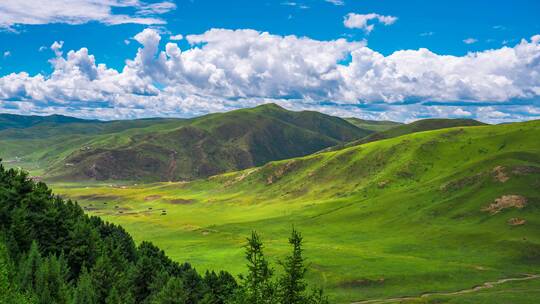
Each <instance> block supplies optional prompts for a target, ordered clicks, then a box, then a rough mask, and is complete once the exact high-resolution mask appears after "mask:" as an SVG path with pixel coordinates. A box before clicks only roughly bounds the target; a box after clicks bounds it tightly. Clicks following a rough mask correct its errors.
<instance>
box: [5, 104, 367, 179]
mask: <svg viewBox="0 0 540 304" xmlns="http://www.w3.org/2000/svg"><path fill="white" fill-rule="evenodd" d="M370 133H372V131H370V130H364V129H360V128H358V127H355V126H354V125H352V124H350V123H348V122H347V121H345V120H343V119H341V118H337V117H333V116H329V115H324V114H321V113H318V112H310V111H302V112H292V111H287V110H285V109H283V108H281V107H279V106H277V105H274V104H269V105H262V106H259V107H255V108H252V109H243V110H237V111H231V112H227V113H217V114H210V115H206V116H202V117H198V118H194V119H185V120H183V119H146V120H134V121H114V122H91V123H90V122H84V123H81V122H78V121H77V122H76V123H70V124H54V125H50V124H47V125H37V126H33V127H28V128H26V129H6V130H3V131H0V143H1V144H2V145H1V147H0V155H2V156H3V157H4V158H5V159H7V160H8V161H22V162H23V163H24V165H25V166H27V167H28V166H30V168H39V170H35V171H34V172H33V173H35V174H37V175H43V176H46V177H48V178H56V179H64V180H65V179H78V180H86V179H96V180H109V179H116V180H126V179H127V180H134V179H137V180H147V181H159V180H161V181H169V180H187V179H193V178H198V177H206V176H210V175H214V174H218V173H222V172H227V171H234V170H239V169H245V168H249V167H253V166H258V165H262V164H264V163H267V162H268V161H272V160H280V159H286V158H291V157H296V156H303V155H307V154H310V153H313V152H315V151H318V150H321V149H324V148H327V147H329V146H333V145H337V144H340V143H343V142H348V141H351V140H355V139H358V138H362V137H365V136H366V135H368V134H370Z"/></svg>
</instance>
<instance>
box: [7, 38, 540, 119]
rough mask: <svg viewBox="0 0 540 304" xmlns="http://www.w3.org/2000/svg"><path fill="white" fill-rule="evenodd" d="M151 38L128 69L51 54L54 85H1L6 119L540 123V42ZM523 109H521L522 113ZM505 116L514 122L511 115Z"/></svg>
mask: <svg viewBox="0 0 540 304" xmlns="http://www.w3.org/2000/svg"><path fill="white" fill-rule="evenodd" d="M161 38H162V37H161V35H160V34H159V33H158V32H156V31H155V30H152V29H145V30H144V31H142V32H141V33H139V34H137V35H136V36H135V37H134V38H133V39H134V41H136V42H138V43H139V44H140V45H141V46H140V47H139V49H138V50H137V53H136V54H135V56H134V57H133V58H132V59H129V60H126V65H125V66H124V68H123V69H122V70H121V71H117V70H115V69H111V68H108V67H107V66H106V65H104V64H99V63H96V61H95V58H94V56H93V55H91V54H90V53H89V51H88V50H87V49H86V48H81V49H80V50H77V51H73V50H72V51H69V52H67V53H66V54H65V55H64V52H63V50H62V46H63V43H62V42H55V43H53V44H52V46H51V49H52V50H53V51H54V52H55V57H54V58H53V59H51V60H50V62H51V64H52V66H53V72H52V73H51V74H50V75H41V74H37V75H34V76H30V75H28V74H27V73H25V72H21V73H12V74H9V75H6V76H4V77H1V78H0V109H2V110H3V111H11V112H18V113H21V112H23V113H50V112H55V113H66V114H71V115H78V116H86V117H101V118H103V117H107V118H125V117H148V116H192V115H199V114H204V113H208V112H214V111H223V110H229V109H234V108H240V107H246V106H253V105H256V104H259V103H265V102H277V103H280V104H282V105H285V106H287V107H289V108H292V109H306V108H309V109H314V110H320V111H324V112H327V113H330V114H337V115H355V116H361V117H365V118H373V119H394V120H402V121H403V120H405V121H406V120H411V119H414V118H416V117H426V116H444V117H475V118H479V119H483V120H485V121H507V120H521V119H527V118H528V119H530V118H540V110H539V108H540V35H537V36H534V37H532V38H531V39H530V40H522V41H521V42H520V43H519V44H517V45H515V46H514V47H503V48H500V49H494V50H486V51H483V52H476V53H469V54H467V55H465V56H448V55H439V54H435V53H433V52H431V51H429V50H427V49H419V50H403V51H398V52H395V53H393V54H391V55H388V56H384V55H382V54H380V53H378V52H376V51H374V50H372V49H370V48H368V47H367V46H366V45H365V43H364V42H350V41H346V40H344V39H337V40H332V41H318V40H313V39H309V38H304V37H297V36H278V35H272V34H269V33H266V32H258V31H254V30H225V29H212V30H209V31H207V32H205V33H203V34H200V35H188V36H186V37H185V39H186V40H187V42H188V43H189V44H190V47H189V48H188V49H184V50H182V49H181V48H180V47H179V46H178V45H177V44H176V43H173V42H168V43H166V44H165V47H164V49H162V48H160V41H161ZM512 100H521V101H522V102H521V103H520V104H517V105H514V104H512V103H511V101H512ZM498 113H504V115H503V116H501V115H500V114H498Z"/></svg>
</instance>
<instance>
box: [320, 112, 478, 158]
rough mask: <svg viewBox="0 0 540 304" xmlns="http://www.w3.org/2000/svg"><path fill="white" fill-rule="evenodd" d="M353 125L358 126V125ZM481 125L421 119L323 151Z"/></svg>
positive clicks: (470, 122)
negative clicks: (417, 133) (421, 133)
mask: <svg viewBox="0 0 540 304" xmlns="http://www.w3.org/2000/svg"><path fill="white" fill-rule="evenodd" d="M382 123H388V122H382ZM390 123H391V122H390ZM355 125H358V123H357V124H355ZM482 125H485V124H484V123H482V122H479V121H476V120H474V119H445V118H429V119H421V120H417V121H415V122H412V123H409V124H397V125H394V126H389V125H386V127H385V129H384V130H381V131H377V132H375V133H372V134H370V135H368V136H366V137H363V138H360V139H358V140H353V141H351V142H348V143H344V144H340V145H336V146H333V147H329V148H327V149H325V150H323V151H337V150H340V149H343V148H348V147H353V146H357V145H361V144H365V143H369V142H374V141H377V140H382V139H388V138H394V137H398V136H403V135H407V134H412V133H416V132H424V131H431V130H440V129H446V128H454V127H467V126H482Z"/></svg>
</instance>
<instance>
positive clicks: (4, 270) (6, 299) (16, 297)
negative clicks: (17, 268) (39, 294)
mask: <svg viewBox="0 0 540 304" xmlns="http://www.w3.org/2000/svg"><path fill="white" fill-rule="evenodd" d="M12 270H13V267H12V263H11V259H10V257H9V255H8V252H7V249H6V246H5V245H4V243H3V242H2V241H1V240H0V303H12V304H31V303H35V301H34V300H33V299H31V298H30V297H27V296H25V295H23V294H22V293H20V292H19V291H18V290H17V288H16V286H15V284H13V281H12V280H11V272H12Z"/></svg>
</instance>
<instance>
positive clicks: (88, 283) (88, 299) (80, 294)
mask: <svg viewBox="0 0 540 304" xmlns="http://www.w3.org/2000/svg"><path fill="white" fill-rule="evenodd" d="M97 303H98V295H97V294H96V291H95V290H94V286H93V285H92V277H91V276H90V274H89V273H88V271H87V270H86V268H83V269H82V271H81V275H80V276H79V281H78V282H77V287H76V288H75V292H74V294H73V304H97Z"/></svg>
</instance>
